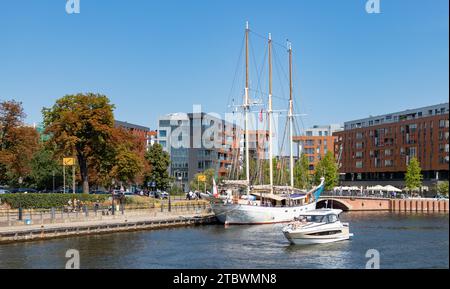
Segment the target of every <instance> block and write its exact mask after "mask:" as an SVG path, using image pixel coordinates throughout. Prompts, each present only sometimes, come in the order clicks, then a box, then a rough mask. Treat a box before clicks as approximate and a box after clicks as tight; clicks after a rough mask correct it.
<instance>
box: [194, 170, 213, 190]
mask: <svg viewBox="0 0 450 289" xmlns="http://www.w3.org/2000/svg"><path fill="white" fill-rule="evenodd" d="M200 175H205V176H206V180H205V182H199V181H198V177H199V176H200ZM215 175H216V171H215V170H214V169H212V168H211V169H206V170H204V171H203V172H201V173H198V174H195V176H194V177H193V178H192V180H191V181H190V182H189V187H190V188H191V189H198V190H199V191H203V190H204V189H205V187H206V190H209V191H211V190H212V186H213V178H215Z"/></svg>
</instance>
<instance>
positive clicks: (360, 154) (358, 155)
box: [355, 152, 363, 159]
mask: <svg viewBox="0 0 450 289" xmlns="http://www.w3.org/2000/svg"><path fill="white" fill-rule="evenodd" d="M362 157H363V152H356V153H355V158H357V159H361V158H362Z"/></svg>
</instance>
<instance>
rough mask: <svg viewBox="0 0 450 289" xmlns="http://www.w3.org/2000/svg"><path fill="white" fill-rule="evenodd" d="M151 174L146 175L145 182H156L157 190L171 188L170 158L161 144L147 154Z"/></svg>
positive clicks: (152, 147)
mask: <svg viewBox="0 0 450 289" xmlns="http://www.w3.org/2000/svg"><path fill="white" fill-rule="evenodd" d="M145 159H146V160H147V162H148V164H149V167H150V172H149V173H147V174H146V176H145V181H146V183H148V182H156V188H157V189H159V190H167V188H169V186H170V181H171V177H170V176H169V164H170V156H169V154H168V153H167V152H165V151H164V150H163V148H162V146H161V145H160V144H154V145H152V146H151V147H150V149H149V150H148V152H147V153H146V154H145Z"/></svg>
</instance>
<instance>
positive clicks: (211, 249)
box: [0, 212, 449, 269]
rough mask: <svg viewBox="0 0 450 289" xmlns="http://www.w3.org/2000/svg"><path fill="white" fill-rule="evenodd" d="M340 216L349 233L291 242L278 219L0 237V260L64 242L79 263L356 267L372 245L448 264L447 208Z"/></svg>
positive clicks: (44, 263)
mask: <svg viewBox="0 0 450 289" xmlns="http://www.w3.org/2000/svg"><path fill="white" fill-rule="evenodd" d="M341 217H342V221H344V222H349V223H350V231H351V232H352V233H354V237H353V238H352V239H351V240H350V241H342V242H337V243H330V244H322V245H311V246H295V245H290V244H289V242H288V241H287V240H286V239H285V238H284V236H283V234H282V233H281V228H282V226H283V225H282V224H275V225H260V226H230V227H227V228H224V226H223V225H210V226H199V227H188V228H176V229H164V230H158V231H141V232H127V233H116V234H109V235H98V236H82V237H76V238H65V239H55V240H48V241H39V242H29V243H19V244H7V245H0V268H64V265H65V262H66V258H65V252H66V250H68V249H78V250H79V251H80V255H81V267H82V268H199V269H201V268H223V269H226V268H364V267H365V263H366V261H367V258H366V257H365V253H366V251H367V250H368V249H372V248H373V249H377V250H379V252H380V254H381V268H448V264H449V262H448V252H449V242H448V231H449V230H448V228H449V223H448V222H449V220H448V214H446V215H426V214H409V215H407V214H396V213H394V214H393V213H386V212H383V213H379V212H374V213H367V212H364V213H344V214H343V215H342V216H341Z"/></svg>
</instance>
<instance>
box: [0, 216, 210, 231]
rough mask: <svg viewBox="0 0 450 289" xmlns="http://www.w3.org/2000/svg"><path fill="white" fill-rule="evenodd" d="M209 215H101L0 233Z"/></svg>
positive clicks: (9, 228)
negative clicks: (91, 218) (90, 218)
mask: <svg viewBox="0 0 450 289" xmlns="http://www.w3.org/2000/svg"><path fill="white" fill-rule="evenodd" d="M196 216H198V217H209V216H212V214H211V213H208V212H207V211H203V212H200V213H196V212H184V213H181V214H180V213H179V214H177V213H173V212H172V213H169V212H165V213H157V214H146V215H143V214H140V215H119V216H107V217H105V216H103V218H102V219H101V220H99V219H98V220H87V221H71V222H64V223H52V224H34V225H18V226H17V225H16V226H2V227H0V234H1V233H10V232H24V231H32V230H40V229H43V228H45V229H53V228H69V227H88V226H96V225H99V226H100V225H114V224H121V223H134V222H141V221H169V220H174V219H180V218H192V217H196Z"/></svg>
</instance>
